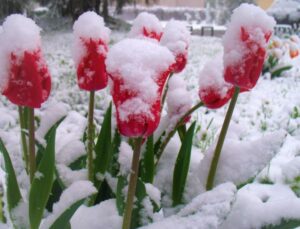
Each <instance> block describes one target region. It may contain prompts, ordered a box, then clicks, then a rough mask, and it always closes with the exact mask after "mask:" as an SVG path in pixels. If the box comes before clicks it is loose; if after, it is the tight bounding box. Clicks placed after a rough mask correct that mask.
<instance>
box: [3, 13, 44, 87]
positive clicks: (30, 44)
mask: <svg viewBox="0 0 300 229" xmlns="http://www.w3.org/2000/svg"><path fill="white" fill-rule="evenodd" d="M40 31H41V29H40V28H39V27H38V26H37V25H36V24H35V22H34V21H33V20H31V19H29V18H27V17H25V16H23V15H21V14H12V15H10V16H8V17H7V18H6V19H5V21H4V23H3V26H2V29H1V33H0V93H1V92H2V91H4V90H5V88H6V86H7V83H8V78H9V60H10V55H11V53H14V54H15V55H16V57H17V58H18V59H19V60H20V59H22V58H23V55H24V52H25V51H29V52H33V51H37V50H38V49H39V48H40V46H41V37H40Z"/></svg>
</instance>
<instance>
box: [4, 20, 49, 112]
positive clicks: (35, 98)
mask: <svg viewBox="0 0 300 229" xmlns="http://www.w3.org/2000/svg"><path fill="white" fill-rule="evenodd" d="M0 41H1V42H0V52H1V54H0V74H1V78H0V92H2V94H3V95H5V96H6V97H7V98H8V99H9V100H10V101H11V102H12V103H14V104H16V105H20V106H28V107H32V108H39V107H40V106H41V104H42V103H43V102H44V101H45V100H46V99H47V98H48V96H49V94H50V90H51V78H50V74H49V71H48V68H47V65H46V63H45V61H44V59H43V55H42V51H41V38H40V28H39V27H38V26H37V25H36V24H35V22H34V21H32V20H31V19H29V18H26V17H24V16H22V15H19V14H13V15H11V16H9V17H7V18H6V20H5V22H4V23H3V29H2V32H1V34H0ZM12 41H13V42H12Z"/></svg>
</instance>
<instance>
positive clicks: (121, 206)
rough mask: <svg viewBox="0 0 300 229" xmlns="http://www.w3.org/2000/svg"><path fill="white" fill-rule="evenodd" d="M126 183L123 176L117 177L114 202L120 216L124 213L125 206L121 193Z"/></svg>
mask: <svg viewBox="0 0 300 229" xmlns="http://www.w3.org/2000/svg"><path fill="white" fill-rule="evenodd" d="M126 185H127V180H126V178H125V177H124V176H119V177H118V184H117V192H116V204H117V209H118V213H119V215H120V216H122V215H123V214H124V208H125V196H124V193H123V190H124V188H125V186H126Z"/></svg>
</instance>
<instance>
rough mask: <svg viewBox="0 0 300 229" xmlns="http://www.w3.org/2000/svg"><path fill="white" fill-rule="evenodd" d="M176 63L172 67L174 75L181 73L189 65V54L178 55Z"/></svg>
mask: <svg viewBox="0 0 300 229" xmlns="http://www.w3.org/2000/svg"><path fill="white" fill-rule="evenodd" d="M175 61H176V62H175V63H174V64H173V65H172V66H171V70H172V72H174V73H179V72H181V71H182V70H183V69H184V68H185V66H186V63H187V53H184V54H183V53H180V54H178V55H176V57H175Z"/></svg>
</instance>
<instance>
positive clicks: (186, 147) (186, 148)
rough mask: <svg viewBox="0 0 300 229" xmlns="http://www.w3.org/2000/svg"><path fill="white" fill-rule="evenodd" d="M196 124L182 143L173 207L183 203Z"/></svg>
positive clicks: (175, 176) (173, 193) (174, 183)
mask: <svg viewBox="0 0 300 229" xmlns="http://www.w3.org/2000/svg"><path fill="white" fill-rule="evenodd" d="M195 125H196V122H193V124H192V125H191V126H190V128H189V129H188V131H187V133H186V135H185V136H184V139H183V141H182V145H181V147H180V150H179V153H178V156H177V159H176V164H175V168H174V172H173V190H172V200H173V206H176V205H178V204H181V203H182V196H183V192H184V188H185V184H186V178H187V175H188V171H189V166H190V158H191V152H192V143H193V136H194V129H195Z"/></svg>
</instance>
